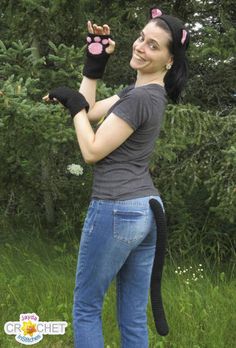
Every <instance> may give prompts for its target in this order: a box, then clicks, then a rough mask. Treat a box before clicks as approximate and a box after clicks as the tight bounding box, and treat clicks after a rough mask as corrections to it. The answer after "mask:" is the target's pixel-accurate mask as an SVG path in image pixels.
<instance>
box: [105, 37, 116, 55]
mask: <svg viewBox="0 0 236 348" xmlns="http://www.w3.org/2000/svg"><path fill="white" fill-rule="evenodd" d="M108 41H109V46H108V47H107V48H106V52H107V53H108V54H112V53H113V52H114V51H115V46H116V43H115V41H113V40H112V39H108Z"/></svg>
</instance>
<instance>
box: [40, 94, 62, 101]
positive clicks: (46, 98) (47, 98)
mask: <svg viewBox="0 0 236 348" xmlns="http://www.w3.org/2000/svg"><path fill="white" fill-rule="evenodd" d="M42 99H43V100H44V101H46V102H51V101H54V102H58V100H57V99H56V98H53V99H50V98H49V94H47V95H45V96H44V97H43V98H42Z"/></svg>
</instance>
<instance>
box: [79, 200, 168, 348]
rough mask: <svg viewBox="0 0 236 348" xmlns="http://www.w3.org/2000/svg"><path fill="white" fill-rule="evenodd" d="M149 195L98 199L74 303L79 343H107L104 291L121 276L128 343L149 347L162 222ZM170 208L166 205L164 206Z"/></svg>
mask: <svg viewBox="0 0 236 348" xmlns="http://www.w3.org/2000/svg"><path fill="white" fill-rule="evenodd" d="M151 198H156V199H157V200H158V201H159V202H160V203H161V204H162V206H163V203H162V201H161V198H160V197H159V196H146V197H141V198H135V199H130V200H125V201H117V200H116V201H113V200H99V199H92V200H91V202H90V205H89V208H88V211H87V216H86V219H85V221H84V226H83V230H82V235H81V240H80V248H79V256H78V264H77V271H76V281H75V290H74V305H73V326H74V344H75V347H76V348H103V347H104V339H103V333H102V321H101V312H102V306H103V300H104V295H105V293H106V291H107V290H108V287H109V285H110V284H111V282H112V281H113V279H114V278H115V277H116V296H117V302H116V304H117V320H118V325H119V329H120V336H121V347H122V348H140V347H141V348H148V327H147V315H146V310H147V304H148V295H149V288H150V280H151V272H152V265H153V260H154V253H155V245H156V232H157V231H156V225H155V221H154V215H153V213H152V210H151V208H150V206H149V199H151ZM163 208H164V207H163Z"/></svg>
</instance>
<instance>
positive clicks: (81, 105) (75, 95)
mask: <svg viewBox="0 0 236 348" xmlns="http://www.w3.org/2000/svg"><path fill="white" fill-rule="evenodd" d="M48 96H49V99H51V100H53V98H56V99H57V100H58V101H59V102H60V103H61V104H62V105H64V106H65V107H66V108H67V109H68V110H69V111H70V114H71V116H72V118H73V117H74V116H75V115H76V114H77V113H78V112H79V111H81V110H83V109H86V111H88V109H89V104H88V102H87V100H86V99H85V97H84V96H83V94H81V93H80V92H78V91H76V90H74V89H72V88H69V87H64V86H62V87H57V88H54V89H53V90H51V91H50V92H49V95H48Z"/></svg>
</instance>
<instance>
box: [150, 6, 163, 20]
mask: <svg viewBox="0 0 236 348" xmlns="http://www.w3.org/2000/svg"><path fill="white" fill-rule="evenodd" d="M160 16H162V12H161V10H159V9H158V8H153V9H152V18H157V17H160Z"/></svg>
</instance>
